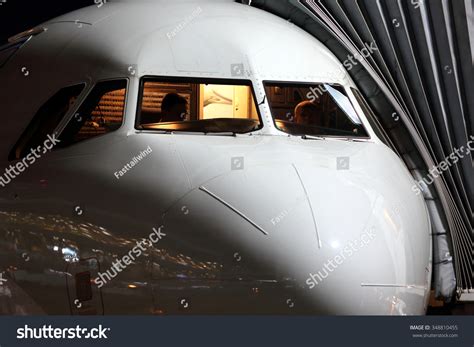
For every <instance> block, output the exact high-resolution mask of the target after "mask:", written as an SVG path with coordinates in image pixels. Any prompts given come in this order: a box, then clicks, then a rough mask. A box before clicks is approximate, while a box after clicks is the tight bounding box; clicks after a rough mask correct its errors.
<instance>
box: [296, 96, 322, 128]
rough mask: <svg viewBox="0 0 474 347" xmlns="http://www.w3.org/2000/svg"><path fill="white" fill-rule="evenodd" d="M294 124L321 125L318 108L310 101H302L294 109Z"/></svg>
mask: <svg viewBox="0 0 474 347" xmlns="http://www.w3.org/2000/svg"><path fill="white" fill-rule="evenodd" d="M295 122H296V123H297V124H299V125H316V126H320V125H321V124H320V123H321V114H320V110H319V108H318V106H316V104H314V103H312V102H311V101H302V102H300V103H299V104H298V105H297V106H296V108H295Z"/></svg>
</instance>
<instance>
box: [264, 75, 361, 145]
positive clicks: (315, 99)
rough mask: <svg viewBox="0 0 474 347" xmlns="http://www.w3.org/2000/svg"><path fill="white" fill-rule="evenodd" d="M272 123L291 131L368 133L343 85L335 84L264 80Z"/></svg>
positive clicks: (344, 134)
mask: <svg viewBox="0 0 474 347" xmlns="http://www.w3.org/2000/svg"><path fill="white" fill-rule="evenodd" d="M265 91H266V94H267V98H268V103H269V105H270V108H271V111H272V114H273V118H274V121H275V125H276V127H277V128H278V129H279V130H281V131H283V132H285V133H288V134H291V135H300V136H304V135H308V136H327V137H331V136H332V137H345V138H352V137H357V138H367V137H369V136H368V134H367V131H366V130H365V128H364V126H363V125H362V122H361V120H360V118H359V116H358V115H357V112H356V110H355V109H354V106H353V105H352V102H351V101H350V99H349V98H348V96H347V94H346V92H345V90H344V88H342V87H341V86H338V85H329V84H325V83H320V84H312V85H308V84H297V83H280V82H266V83H265Z"/></svg>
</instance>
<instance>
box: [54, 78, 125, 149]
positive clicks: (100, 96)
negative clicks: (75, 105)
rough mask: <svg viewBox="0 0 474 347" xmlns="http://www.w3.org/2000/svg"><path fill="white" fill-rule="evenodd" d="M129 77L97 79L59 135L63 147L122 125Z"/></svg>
mask: <svg viewBox="0 0 474 347" xmlns="http://www.w3.org/2000/svg"><path fill="white" fill-rule="evenodd" d="M126 90H127V81H126V80H120V81H105V82H100V83H98V84H97V85H96V86H95V87H94V88H93V89H92V91H91V92H90V93H89V95H88V96H87V98H86V99H85V101H84V102H83V103H82V105H81V107H80V108H79V110H78V111H77V112H76V113H75V114H74V116H73V117H72V118H71V120H70V121H69V123H68V124H67V126H66V127H65V128H64V130H63V132H62V133H61V135H60V136H59V140H60V141H61V142H60V143H59V145H58V147H60V148H63V147H67V146H70V145H73V144H75V143H78V142H81V141H84V140H88V139H91V138H94V137H97V136H101V135H105V134H108V133H110V132H112V131H115V130H117V129H119V128H120V127H121V126H122V124H123V117H124V111H125V97H126Z"/></svg>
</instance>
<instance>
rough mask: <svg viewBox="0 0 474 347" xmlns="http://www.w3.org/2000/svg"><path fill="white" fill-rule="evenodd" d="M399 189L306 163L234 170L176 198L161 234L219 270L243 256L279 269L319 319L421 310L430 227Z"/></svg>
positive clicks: (361, 174)
mask: <svg viewBox="0 0 474 347" xmlns="http://www.w3.org/2000/svg"><path fill="white" fill-rule="evenodd" d="M368 176H369V177H368ZM400 190H401V189H400V188H395V187H391V188H390V187H388V188H387V185H386V182H383V180H380V179H378V178H377V177H371V176H370V175H368V174H367V172H357V171H348V170H340V171H339V170H335V169H331V168H327V167H315V166H314V165H310V164H293V163H291V164H285V165H283V164H274V165H270V164H266V165H260V166H255V167H252V168H248V169H245V170H244V169H239V168H236V169H235V170H232V171H231V172H229V173H227V174H225V175H222V176H219V177H216V178H214V179H211V180H209V181H207V182H205V183H203V184H201V185H200V186H199V187H198V188H196V189H194V190H192V191H191V192H189V193H188V194H187V195H186V196H185V197H183V198H182V199H181V200H180V201H178V202H177V203H176V204H175V205H174V206H173V207H172V208H171V209H170V210H169V211H167V213H166V214H165V215H164V228H165V231H167V232H168V235H169V237H168V238H167V239H168V241H169V242H171V243H173V245H174V246H173V247H178V249H180V250H181V251H180V253H182V254H188V255H192V256H191V257H197V258H199V259H201V260H203V261H204V260H206V257H207V259H214V260H215V259H220V260H221V261H222V264H226V260H225V259H231V258H233V256H234V255H235V254H236V253H238V254H239V255H244V254H246V255H248V256H250V257H254V258H255V259H257V258H258V259H260V260H259V261H261V264H260V265H263V266H266V267H267V269H276V268H278V269H280V270H282V269H283V270H282V271H280V273H285V276H286V277H288V278H293V279H295V281H296V283H298V285H299V286H300V287H301V288H302V291H304V293H305V294H304V295H305V296H307V297H308V298H310V299H309V300H312V301H313V303H315V304H316V305H317V306H319V307H320V308H321V312H322V313H330V314H360V313H367V314H393V313H394V312H395V313H398V314H401V312H407V309H406V306H408V307H415V309H414V311H413V312H415V313H422V310H423V308H422V306H423V304H422V303H421V309H420V302H423V300H424V299H425V296H426V288H425V285H426V281H425V280H426V278H427V274H426V272H425V268H426V266H428V263H427V262H426V261H425V262H421V263H423V265H420V260H423V259H425V258H426V259H428V258H429V251H428V249H427V248H428V247H429V244H430V243H429V226H427V225H426V221H423V218H419V216H418V217H416V216H415V215H413V213H414V212H415V213H416V212H417V211H419V210H420V205H419V204H418V203H417V202H416V201H415V202H414V201H413V199H406V200H404V199H398V198H396V197H397V196H399V197H400V196H404V194H405V190H406V189H402V192H400ZM408 191H409V187H408ZM411 197H413V195H411ZM410 209H411V210H410ZM423 212H425V213H426V211H422V213H423ZM414 217H416V218H414ZM420 230H428V232H426V233H425V234H423V233H421V234H422V235H423V236H420ZM416 234H417V235H416ZM223 266H224V265H223ZM269 271H270V270H269ZM270 272H271V271H270ZM393 302H397V303H398V304H397V305H398V306H397V305H395V308H394V304H393ZM409 304H410V305H411V306H410V305H409ZM394 310H395V311H394ZM397 310H398V311H397ZM408 312H410V311H408Z"/></svg>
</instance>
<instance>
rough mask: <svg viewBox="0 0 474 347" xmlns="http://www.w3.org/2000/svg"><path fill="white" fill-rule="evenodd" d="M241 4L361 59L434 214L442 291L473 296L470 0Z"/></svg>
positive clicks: (365, 89)
mask: <svg viewBox="0 0 474 347" xmlns="http://www.w3.org/2000/svg"><path fill="white" fill-rule="evenodd" d="M238 2H242V3H244V4H247V5H251V6H254V7H257V8H260V9H263V10H265V11H268V12H271V13H273V14H275V15H278V16H280V17H282V18H284V19H286V20H289V21H291V22H292V23H294V24H295V25H297V26H299V27H301V28H302V29H304V30H306V31H307V32H309V33H310V34H312V35H313V36H315V37H316V38H317V39H318V40H320V41H321V42H323V43H324V44H325V45H326V46H327V47H328V48H329V49H330V50H331V51H332V52H333V53H334V54H335V55H336V56H337V57H338V58H339V59H340V60H341V62H345V61H347V60H348V59H351V58H352V59H357V61H356V62H357V65H355V66H354V64H351V65H352V68H351V70H350V71H348V72H349V74H350V75H351V77H352V78H353V79H354V81H355V82H356V83H357V85H358V87H359V89H360V91H361V92H362V94H363V96H364V97H365V99H366V100H367V102H368V104H369V105H370V106H371V108H372V110H373V115H372V116H371V117H372V118H373V119H372V122H373V123H374V125H375V126H377V127H378V128H379V132H380V133H382V134H383V135H382V137H383V138H384V140H385V142H386V143H387V144H388V145H389V146H391V147H392V148H393V149H394V150H395V151H396V152H397V153H398V154H399V155H400V157H401V158H403V160H404V161H405V163H406V165H407V167H408V168H409V169H410V170H411V172H412V174H413V176H414V177H415V179H416V180H417V181H419V182H420V183H421V188H422V191H423V194H424V196H425V199H426V202H427V206H428V208H429V210H430V214H431V219H432V224H433V241H434V260H433V261H434V279H433V281H434V288H435V293H436V297H437V298H442V299H444V300H445V301H446V302H449V301H451V300H452V299H453V298H456V299H457V300H459V301H469V300H470V301H472V300H474V288H473V282H474V281H473V244H474V242H473V241H474V231H473V225H474V222H473V220H474V217H473V216H474V213H473V206H474V168H473V159H472V158H473V154H472V153H468V151H469V148H468V145H469V144H470V145H471V148H473V149H474V142H469V141H471V140H473V139H474V138H473V137H471V136H473V135H474V70H473V60H474V59H473V55H474V54H473V51H472V49H471V48H472V46H473V45H474V43H473V41H474V33H473V30H474V29H473V26H474V25H473V23H472V7H473V0H317V1H316V0H242V1H238ZM368 47H372V49H371V50H370V49H368ZM374 47H376V48H375V49H374ZM282 50H284V47H282ZM352 61H355V60H352ZM436 168H437V170H435V169H436Z"/></svg>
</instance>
